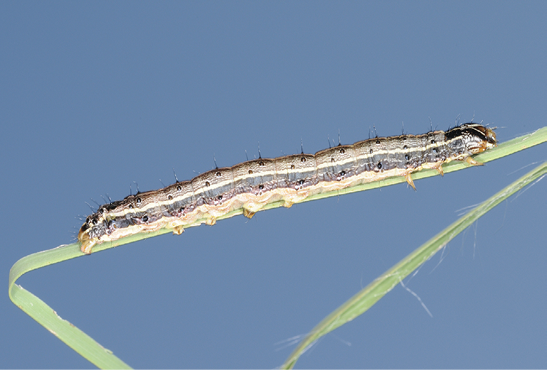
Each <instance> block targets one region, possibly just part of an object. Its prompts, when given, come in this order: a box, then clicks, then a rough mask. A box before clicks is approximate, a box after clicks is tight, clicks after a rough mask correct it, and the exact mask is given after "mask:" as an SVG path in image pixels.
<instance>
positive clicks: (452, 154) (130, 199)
mask: <svg viewBox="0 0 547 370" xmlns="http://www.w3.org/2000/svg"><path fill="white" fill-rule="evenodd" d="M494 146H496V135H495V133H494V131H493V130H492V129H490V128H487V127H484V126H482V125H479V124H475V123H467V124H463V125H460V126H458V127H455V128H452V129H450V130H448V131H446V132H445V131H432V132H429V133H426V134H421V135H400V136H393V137H384V138H373V139H368V140H364V141H359V142H357V143H355V144H352V145H338V146H336V147H333V148H329V149H324V150H321V151H319V152H317V153H315V154H304V153H302V154H295V155H288V156H284V157H279V158H274V159H267V158H259V159H255V160H251V161H247V162H243V163H240V164H237V165H235V166H232V167H226V168H216V169H214V170H211V171H208V172H205V173H203V174H201V175H199V176H196V177H195V178H193V179H192V180H189V181H182V182H179V181H177V182H176V183H175V184H173V185H169V186H167V187H165V188H163V189H159V190H154V191H147V192H142V193H138V194H136V195H129V196H127V197H126V198H125V199H123V200H120V201H115V202H111V203H108V204H104V205H102V206H101V207H99V209H98V210H97V212H95V213H94V214H92V215H90V216H88V217H87V219H86V221H85V223H84V224H83V225H82V227H81V228H80V232H79V233H78V240H79V241H80V243H81V250H82V252H83V253H86V254H90V253H91V250H92V248H93V246H94V245H96V244H101V243H104V242H108V241H113V240H118V239H121V238H123V237H126V236H129V235H135V234H138V233H146V232H153V231H157V230H160V229H164V228H168V229H172V230H173V233H174V234H178V235H180V234H181V233H182V232H183V231H184V228H185V227H186V226H188V225H194V224H196V223H197V222H198V223H207V224H209V225H213V224H215V222H216V219H217V218H218V217H220V216H222V215H225V214H226V213H228V212H230V211H233V210H237V209H242V210H243V214H244V215H245V216H246V217H249V218H251V217H252V216H253V215H254V214H255V213H256V212H258V211H259V210H260V209H262V208H263V207H264V206H265V205H267V204H269V203H271V202H276V201H282V202H283V205H284V206H285V207H290V206H292V205H293V204H295V203H298V202H301V201H303V200H304V199H306V198H307V197H309V196H312V195H315V194H319V193H323V192H327V191H333V190H340V189H344V188H349V187H352V186H356V185H359V184H363V183H369V182H373V181H380V180H383V179H386V178H388V177H393V176H404V177H405V178H406V181H407V182H408V184H409V185H410V186H412V187H413V188H414V189H416V188H415V186H414V183H413V181H412V177H411V173H412V172H416V171H420V170H422V169H436V170H437V171H439V173H440V174H441V175H442V174H443V171H442V165H443V164H444V163H448V162H450V161H454V160H459V161H467V162H468V163H469V164H471V165H480V164H481V163H479V162H477V161H475V160H473V159H472V158H471V156H472V155H474V154H478V153H481V152H483V151H485V150H487V149H490V148H493V147H494ZM200 220H202V221H201V222H200Z"/></svg>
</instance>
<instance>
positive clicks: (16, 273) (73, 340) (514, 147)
mask: <svg viewBox="0 0 547 370" xmlns="http://www.w3.org/2000/svg"><path fill="white" fill-rule="evenodd" d="M545 141H547V127H544V128H542V129H540V130H537V131H535V132H533V133H531V134H528V135H524V136H521V137H518V138H516V139H513V140H511V141H508V142H506V143H502V144H500V145H498V147H497V148H494V149H492V150H489V151H486V152H484V153H482V154H480V155H478V156H475V159H476V160H477V161H480V162H489V161H492V160H495V159H499V158H502V157H505V156H507V155H510V154H512V153H515V152H518V151H520V150H523V149H526V148H529V147H532V146H534V145H538V144H541V143H543V142H545ZM467 166H468V165H467V164H465V163H461V162H451V163H449V164H447V165H446V166H443V170H444V173H449V172H453V171H457V170H461V169H464V168H466V167H467ZM543 171H545V167H543ZM543 173H544V172H543ZM436 175H438V172H437V171H434V170H427V171H421V172H417V173H414V174H412V178H413V179H414V180H417V179H421V178H425V177H431V176H436ZM536 178H537V177H536ZM532 181H533V180H532ZM401 182H405V179H404V178H389V179H386V180H383V181H378V182H374V183H368V184H363V185H358V186H355V187H352V188H347V189H343V190H338V191H333V192H329V193H323V194H318V195H314V196H312V197H309V198H307V199H305V200H303V201H304V202H307V201H311V200H317V199H322V198H327V197H333V196H339V195H341V194H346V193H352V192H357V191H363V190H368V189H374V188H379V187H383V186H388V185H393V184H398V183H401ZM523 186H525V185H523ZM517 190H518V189H517ZM500 201H501V200H500ZM282 205H283V202H275V203H271V204H268V205H267V206H266V207H265V208H264V209H263V210H267V209H272V208H277V207H281V206H282ZM492 207H493V205H492ZM474 212H476V209H475V210H474V211H472V212H470V214H473V213H474ZM239 214H242V210H235V211H232V212H230V213H228V214H226V215H224V216H222V217H219V218H218V220H221V219H225V218H229V217H233V216H236V215H239ZM479 217H480V216H479ZM198 221H199V220H198ZM461 227H463V229H464V228H465V227H467V226H461ZM169 232H172V230H170V229H162V230H158V231H156V232H153V233H147V234H138V235H132V236H130V237H127V238H123V239H119V240H116V241H114V242H108V243H103V244H100V245H97V246H95V247H94V248H93V252H94V253H96V252H99V251H102V250H106V249H110V248H114V247H116V246H119V245H123V244H128V243H132V242H135V241H137V240H142V239H146V238H150V237H153V236H157V235H161V234H165V233H169ZM454 232H456V231H454ZM451 237H453V235H451ZM446 242H448V240H446V241H444V244H446ZM441 244H442V243H441ZM441 244H439V245H440V247H437V249H438V248H441V247H442V245H444V244H442V245H441ZM79 247H80V243H73V244H70V245H63V246H59V247H57V248H54V249H50V250H45V251H42V252H38V253H34V254H31V255H29V256H26V257H23V258H21V259H20V260H19V261H17V262H16V263H15V264H14V265H13V266H12V268H11V270H10V275H9V284H8V291H9V297H10V299H11V300H12V302H13V303H14V304H15V305H16V306H17V307H19V308H21V309H22V310H23V311H24V312H25V313H27V314H28V315H29V316H31V317H32V318H33V319H35V320H36V321H37V322H38V323H39V324H41V325H42V326H44V327H45V328H46V329H47V330H48V331H50V332H51V333H52V334H53V335H55V336H56V337H57V338H59V339H60V340H62V341H63V342H64V343H66V344H67V345H68V346H69V347H71V348H72V349H74V350H75V351H76V352H78V353H79V354H80V355H82V356H83V357H84V358H86V359H87V360H89V361H90V362H91V363H93V364H94V365H96V366H97V367H100V368H128V367H129V366H128V365H127V364H125V363H124V362H123V361H121V360H120V359H119V358H117V357H116V356H115V355H114V354H113V353H112V352H111V351H109V350H108V349H106V348H104V347H103V346H101V345H100V344H99V343H97V342H96V341H95V340H93V339H92V338H91V337H89V336H88V335H87V334H85V333H84V332H83V331H81V330H80V329H78V328H77V327H76V326H74V325H73V324H71V323H69V322H68V321H66V320H63V319H62V318H61V317H60V316H59V315H58V314H57V312H55V311H54V310H53V309H52V308H51V307H49V306H48V305H47V304H46V303H44V302H43V301H42V300H40V299H39V298H38V297H36V296H35V295H33V294H32V293H30V292H29V291H27V290H25V289H23V287H21V286H20V285H17V284H16V281H17V279H19V277H21V276H22V275H23V274H25V273H27V272H30V271H32V270H36V269H38V268H41V267H44V266H49V265H52V264H55V263H59V262H63V261H67V260H70V259H72V258H76V257H82V256H84V254H83V253H82V252H81V251H80V248H79ZM421 249H423V247H422V248H420V250H421ZM428 250H429V249H428ZM432 250H436V249H435V248H434V247H432ZM429 257H430V255H428V254H427V252H424V251H422V252H421V253H420V254H418V255H416V256H414V257H413V259H412V260H411V261H410V262H408V263H411V264H415V265H416V267H417V266H418V265H419V264H421V263H423V262H424V261H425V260H427V258H429ZM405 260H406V259H405ZM401 263H402V262H401ZM399 265H400V264H399ZM399 265H397V266H395V267H394V268H393V269H392V270H390V271H389V272H388V273H386V280H385V281H384V280H381V278H379V279H377V281H376V282H375V283H373V284H376V285H377V286H380V288H377V289H380V290H384V291H385V292H387V291H389V289H391V288H392V287H393V284H397V283H399V282H400V281H401V280H402V279H403V278H404V276H406V275H405V274H408V273H410V271H412V270H409V269H410V267H408V266H407V267H405V268H403V267H401V266H399ZM414 268H415V267H414ZM367 289H369V287H367V288H366V289H365V290H367ZM384 294H385V293H384ZM361 295H362V293H359V294H358V296H361ZM356 297H357V296H356ZM354 298H355V297H354ZM378 299H379V296H378V297H375V299H370V298H369V299H368V300H365V301H363V300H359V301H358V302H356V303H352V306H351V307H348V308H349V312H345V313H344V315H342V316H340V317H336V316H333V314H334V313H333V314H331V316H332V317H333V318H335V319H336V320H332V318H331V316H329V317H328V318H327V319H325V320H324V322H326V321H327V320H328V319H329V318H330V319H331V320H332V322H329V325H327V326H325V328H322V329H321V328H320V326H321V324H320V325H319V326H318V327H317V328H316V329H321V331H318V330H314V334H313V335H309V336H308V337H307V338H306V339H305V340H304V341H303V342H302V344H301V346H300V347H298V348H299V349H297V350H296V351H295V352H294V353H293V354H292V355H291V357H290V358H289V359H288V360H287V362H286V364H285V367H292V366H293V365H294V363H295V362H296V360H297V358H298V356H299V355H300V354H301V353H302V349H305V348H306V347H307V346H308V345H309V344H311V343H313V341H315V340H317V338H319V337H320V336H321V335H324V334H325V333H327V332H328V331H330V330H333V329H334V328H336V327H337V326H340V325H342V324H343V323H344V322H347V321H349V320H351V319H353V318H354V317H355V316H357V315H358V314H360V313H362V312H364V311H365V310H366V309H368V308H369V307H370V306H371V305H372V304H373V303H374V302H375V301H377V300H378ZM352 300H353V298H352ZM352 300H350V301H348V303H349V302H351V301H352ZM345 306H346V305H344V306H342V307H345ZM339 310H340V309H339ZM335 312H338V310H337V311H335ZM357 312H360V313H357ZM344 320H345V321H344Z"/></svg>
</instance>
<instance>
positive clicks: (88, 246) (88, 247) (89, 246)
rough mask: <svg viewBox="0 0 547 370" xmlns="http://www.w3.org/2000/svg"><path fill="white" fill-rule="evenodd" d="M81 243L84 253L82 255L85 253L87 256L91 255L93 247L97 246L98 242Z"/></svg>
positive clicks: (86, 241)
mask: <svg viewBox="0 0 547 370" xmlns="http://www.w3.org/2000/svg"><path fill="white" fill-rule="evenodd" d="M81 243H82V245H81V246H80V250H81V251H82V253H85V254H91V250H92V249H93V246H94V245H95V244H97V243H96V242H94V241H91V240H84V241H82V242H81Z"/></svg>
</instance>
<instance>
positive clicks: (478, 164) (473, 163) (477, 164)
mask: <svg viewBox="0 0 547 370" xmlns="http://www.w3.org/2000/svg"><path fill="white" fill-rule="evenodd" d="M465 161H466V162H467V163H469V164H470V165H471V166H484V163H482V162H478V161H476V160H474V159H473V158H471V157H467V158H465Z"/></svg>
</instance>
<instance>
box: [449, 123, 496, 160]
mask: <svg viewBox="0 0 547 370" xmlns="http://www.w3.org/2000/svg"><path fill="white" fill-rule="evenodd" d="M445 140H447V141H450V142H452V145H451V146H452V147H454V148H456V147H459V148H461V150H463V151H465V152H468V153H471V154H477V153H482V152H484V151H485V150H487V149H491V148H493V147H495V146H496V145H497V140H496V134H495V133H494V130H492V129H491V128H488V127H484V126H482V125H479V124H477V123H464V124H463V125H461V126H458V127H454V128H453V129H451V130H448V131H447V132H446V134H445Z"/></svg>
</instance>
